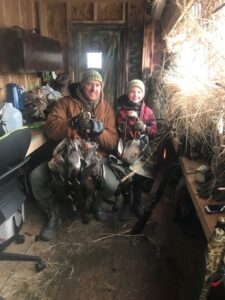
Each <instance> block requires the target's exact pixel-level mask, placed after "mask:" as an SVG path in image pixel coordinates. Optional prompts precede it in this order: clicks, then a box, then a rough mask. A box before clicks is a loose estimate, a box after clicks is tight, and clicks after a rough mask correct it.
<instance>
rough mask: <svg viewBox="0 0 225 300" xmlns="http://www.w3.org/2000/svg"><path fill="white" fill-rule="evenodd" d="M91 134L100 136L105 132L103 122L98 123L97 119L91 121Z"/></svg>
mask: <svg viewBox="0 0 225 300" xmlns="http://www.w3.org/2000/svg"><path fill="white" fill-rule="evenodd" d="M90 125H91V129H90V133H91V134H100V133H102V131H103V130H104V125H103V123H102V122H101V121H98V120H96V119H91V120H90Z"/></svg>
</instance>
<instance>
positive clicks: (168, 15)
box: [161, 0, 196, 39]
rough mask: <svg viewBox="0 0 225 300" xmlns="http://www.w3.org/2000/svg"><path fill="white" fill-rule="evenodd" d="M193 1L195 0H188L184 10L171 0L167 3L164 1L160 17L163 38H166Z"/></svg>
mask: <svg viewBox="0 0 225 300" xmlns="http://www.w3.org/2000/svg"><path fill="white" fill-rule="evenodd" d="M194 2H196V0H189V2H188V3H187V5H186V7H185V9H184V11H181V10H180V8H179V7H178V6H177V5H176V4H175V2H173V1H169V2H168V3H166V5H165V9H164V11H163V14H162V18H161V23H162V27H163V35H164V36H163V37H164V39H166V38H167V37H168V36H169V35H170V34H171V33H172V32H173V30H174V29H175V28H176V26H177V24H178V23H179V22H181V20H182V19H183V18H184V16H185V15H186V14H187V12H188V11H189V9H190V8H191V7H192V5H193V4H194Z"/></svg>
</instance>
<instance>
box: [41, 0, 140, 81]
mask: <svg viewBox="0 0 225 300" xmlns="http://www.w3.org/2000/svg"><path fill="white" fill-rule="evenodd" d="M39 3H40V21H41V22H40V31H41V33H42V34H43V35H46V36H49V37H52V38H56V39H58V40H59V41H60V42H61V43H62V45H63V54H64V66H65V68H64V69H65V71H68V72H69V73H70V75H71V77H72V78H73V68H72V43H71V24H73V23H88V24H124V25H125V26H126V27H127V29H128V30H127V41H128V43H127V55H128V59H127V64H128V66H127V73H128V74H127V75H128V76H127V77H128V79H130V78H135V77H138V78H141V75H142V74H141V73H142V47H143V22H144V9H145V0H111V1H110V0H101V1H99V0H89V1H88V0H82V1H80V0H70V1H68V0H41V1H39Z"/></svg>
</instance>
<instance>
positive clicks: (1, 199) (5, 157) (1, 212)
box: [0, 127, 46, 271]
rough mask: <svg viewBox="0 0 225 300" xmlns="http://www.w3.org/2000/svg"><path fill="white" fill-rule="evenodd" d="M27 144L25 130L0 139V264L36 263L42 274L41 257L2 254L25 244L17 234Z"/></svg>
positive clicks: (20, 222) (22, 203)
mask: <svg viewBox="0 0 225 300" xmlns="http://www.w3.org/2000/svg"><path fill="white" fill-rule="evenodd" d="M30 142H31V131H30V129H29V128H28V127H22V128H20V129H16V130H14V131H12V132H10V133H7V134H5V135H4V136H2V137H1V138H0V260H7V261H35V262H37V264H36V269H37V271H41V270H43V269H44V268H45V267H46V263H45V261H44V260H42V259H41V257H39V256H33V255H24V254H17V253H8V252H4V250H5V248H6V247H7V246H8V245H9V244H10V243H11V242H12V241H14V240H15V241H16V242H17V243H22V242H23V241H24V236H23V235H20V234H19V231H20V229H21V227H22V224H23V221H24V202H25V199H26V194H25V192H24V191H23V188H22V184H21V182H20V180H19V178H18V173H19V172H20V171H21V170H22V169H21V168H22V167H23V166H25V164H26V163H27V162H28V161H29V158H30V157H26V153H27V150H28V148H29V145H30Z"/></svg>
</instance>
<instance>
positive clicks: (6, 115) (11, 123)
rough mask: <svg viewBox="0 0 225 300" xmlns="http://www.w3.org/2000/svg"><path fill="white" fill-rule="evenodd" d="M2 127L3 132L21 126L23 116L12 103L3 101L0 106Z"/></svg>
mask: <svg viewBox="0 0 225 300" xmlns="http://www.w3.org/2000/svg"><path fill="white" fill-rule="evenodd" d="M1 113H2V121H3V122H4V125H3V129H4V131H5V132H9V131H12V130H15V129H17V128H21V127H23V117H22V113H21V111H20V110H19V109H17V108H15V107H13V105H12V103H8V102H7V103H5V105H4V106H3V108H2V112H1Z"/></svg>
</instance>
